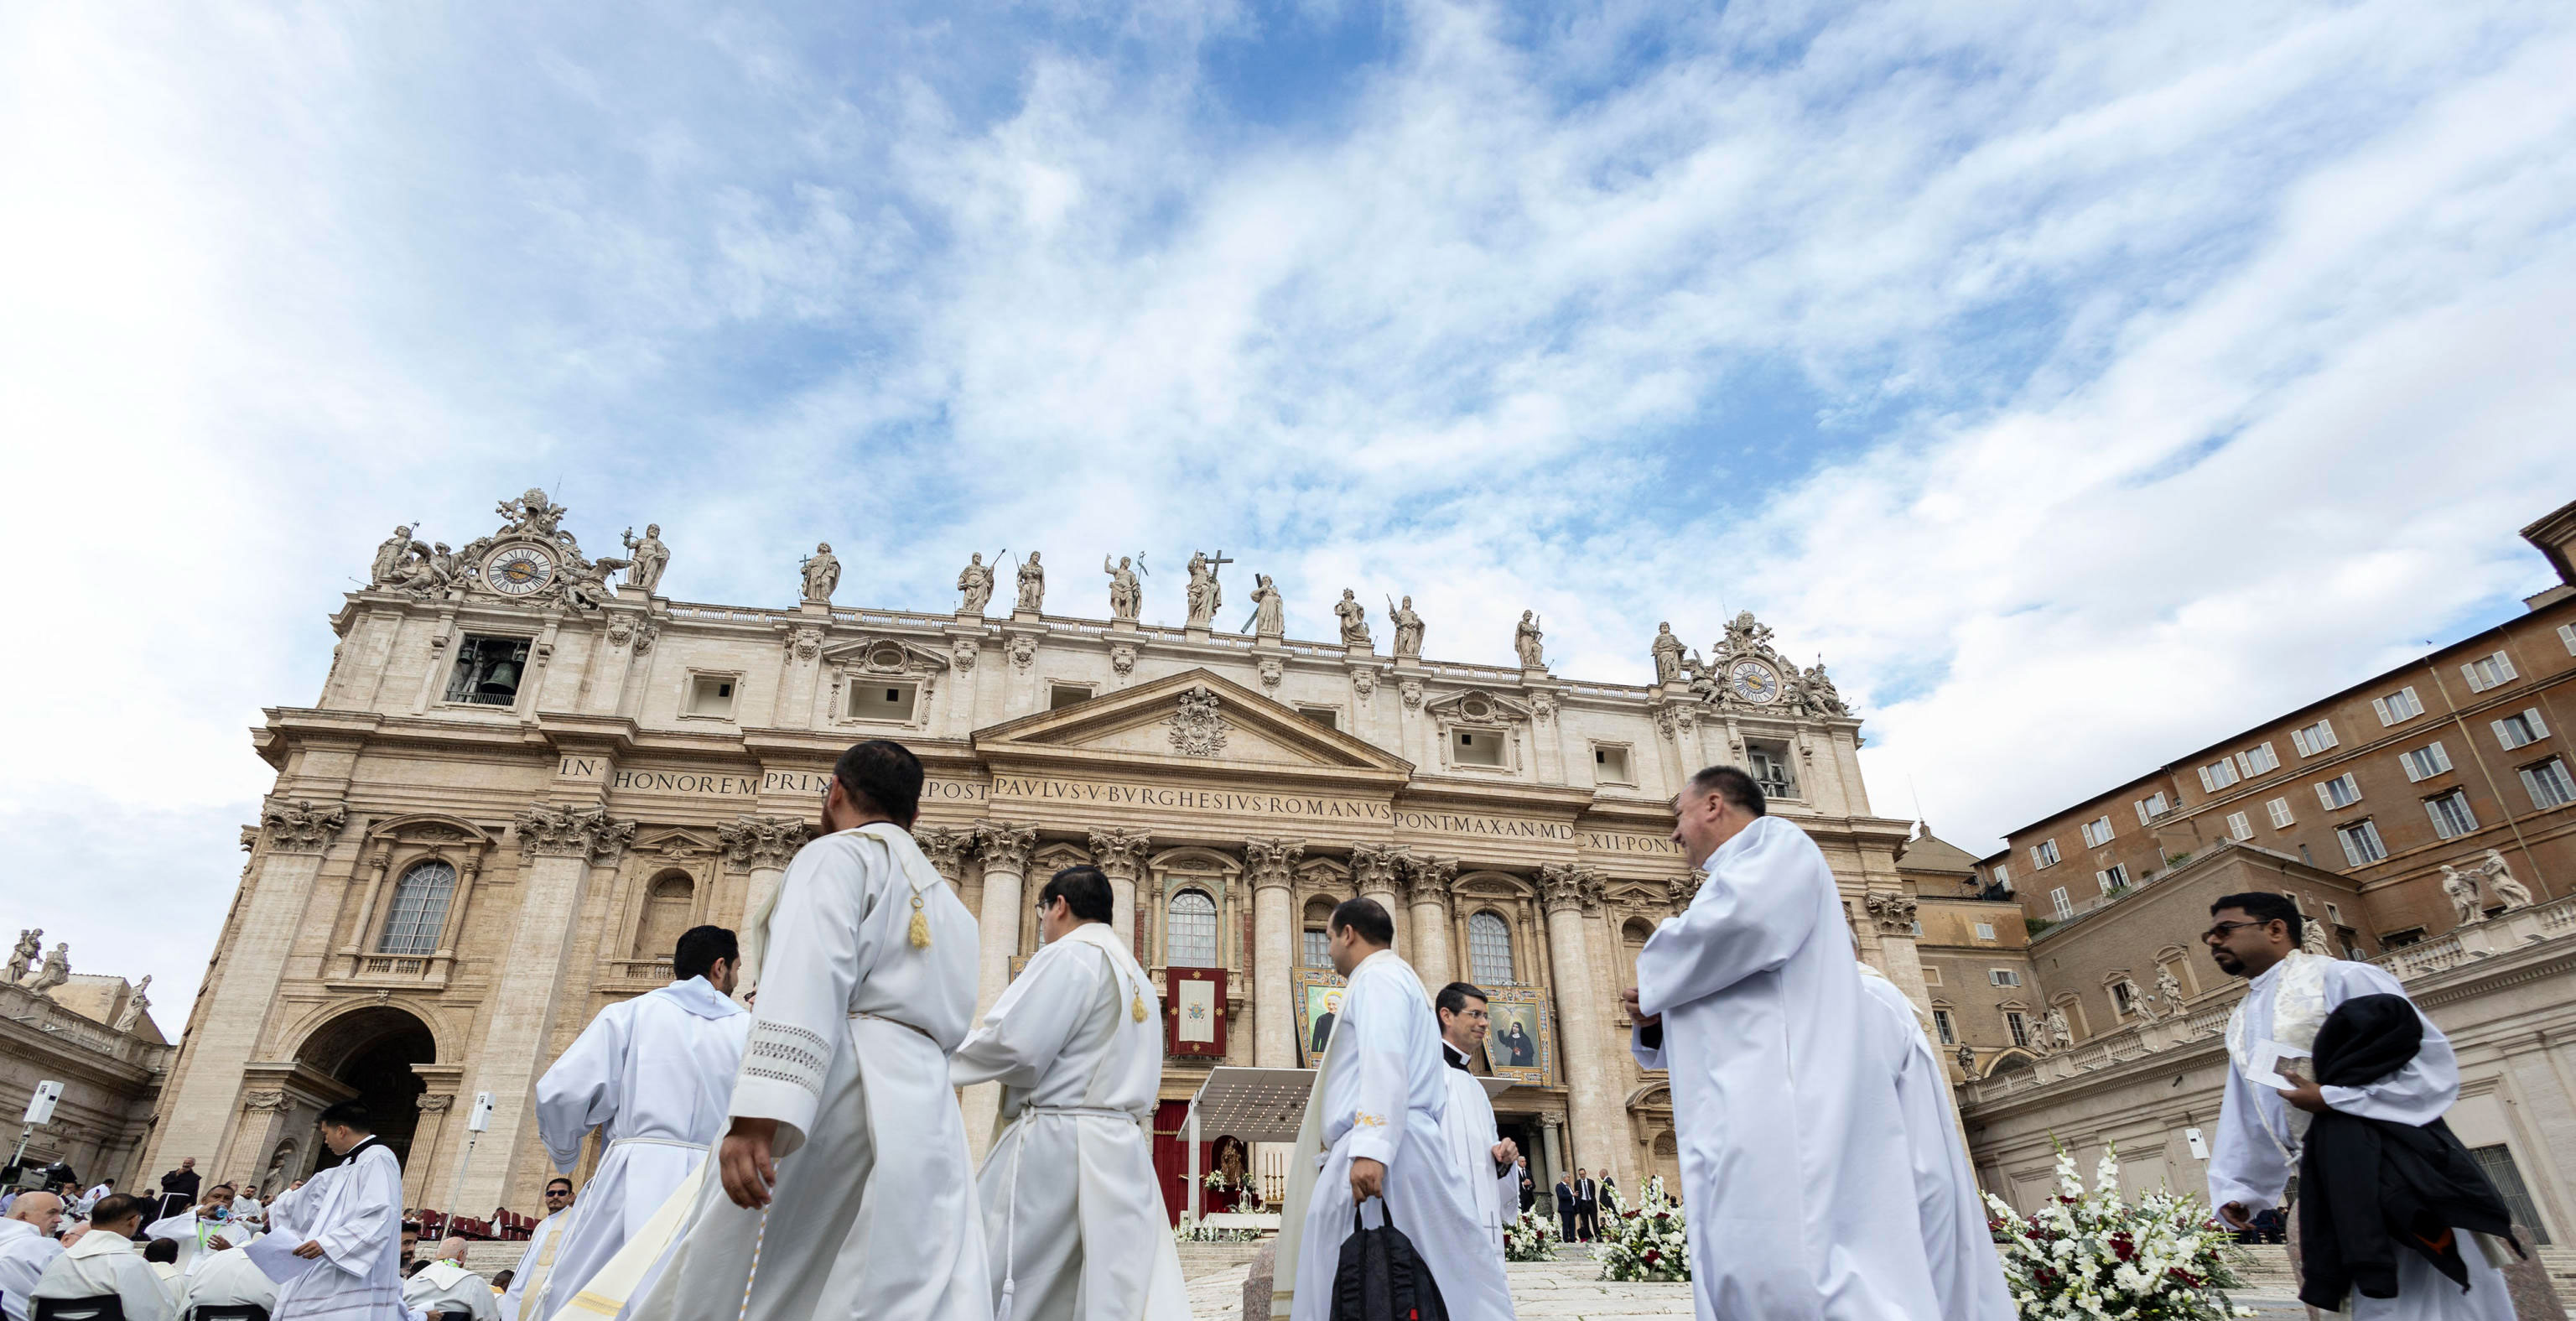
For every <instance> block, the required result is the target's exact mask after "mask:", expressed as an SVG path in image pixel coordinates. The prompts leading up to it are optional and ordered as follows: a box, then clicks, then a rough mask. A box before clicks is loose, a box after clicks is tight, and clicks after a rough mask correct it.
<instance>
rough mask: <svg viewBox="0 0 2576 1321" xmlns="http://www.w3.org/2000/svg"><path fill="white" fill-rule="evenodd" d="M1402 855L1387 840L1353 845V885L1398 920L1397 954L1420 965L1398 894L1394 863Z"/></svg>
mask: <svg viewBox="0 0 2576 1321" xmlns="http://www.w3.org/2000/svg"><path fill="white" fill-rule="evenodd" d="M1402 856H1403V855H1401V854H1399V853H1397V852H1396V851H1395V850H1394V849H1391V848H1389V847H1387V846H1386V845H1384V844H1359V845H1354V846H1353V847H1352V849H1351V888H1352V889H1353V890H1356V891H1358V892H1359V896H1360V897H1361V898H1362V899H1374V900H1376V901H1377V905H1378V907H1380V908H1383V909H1385V910H1386V916H1387V920H1388V921H1389V922H1392V923H1394V924H1395V941H1394V944H1393V946H1392V948H1393V949H1394V950H1395V956H1396V957H1397V958H1399V959H1402V960H1404V961H1405V962H1407V963H1410V964H1413V965H1414V966H1415V967H1416V968H1417V969H1418V968H1420V967H1421V966H1422V965H1421V961H1420V960H1418V959H1415V958H1414V957H1413V954H1412V951H1411V950H1410V949H1409V948H1408V947H1407V946H1406V945H1405V943H1404V929H1405V926H1406V925H1407V924H1406V921H1405V917H1406V914H1405V911H1404V904H1403V902H1402V901H1400V900H1398V899H1397V898H1396V897H1395V864H1396V861H1397V860H1398V859H1399V858H1401V857H1402ZM1427 979H1428V975H1427V974H1426V980H1427ZM1431 986H1432V989H1433V990H1435V991H1436V990H1438V989H1439V988H1440V983H1438V982H1433V983H1432V984H1431Z"/></svg>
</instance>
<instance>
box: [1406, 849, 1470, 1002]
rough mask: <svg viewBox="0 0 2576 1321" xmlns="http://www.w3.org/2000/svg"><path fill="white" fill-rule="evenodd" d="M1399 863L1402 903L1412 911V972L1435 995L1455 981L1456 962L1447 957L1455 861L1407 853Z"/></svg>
mask: <svg viewBox="0 0 2576 1321" xmlns="http://www.w3.org/2000/svg"><path fill="white" fill-rule="evenodd" d="M1402 863H1403V865H1402V866H1401V867H1400V868H1399V873H1400V875H1401V876H1402V878H1403V881H1404V890H1405V903H1406V905H1407V906H1408V907H1410V908H1411V909H1412V910H1413V955H1412V963H1413V970H1414V971H1415V972H1418V973H1421V974H1422V984H1423V985H1424V986H1426V987H1428V988H1430V990H1431V992H1432V993H1433V994H1434V995H1437V994H1439V991H1440V988H1441V987H1443V986H1446V985H1448V984H1449V983H1451V982H1453V981H1456V980H1458V973H1457V960H1456V959H1454V958H1452V957H1451V952H1452V951H1451V948H1450V941H1451V937H1452V931H1451V928H1452V926H1453V925H1454V923H1452V922H1451V921H1450V914H1449V886H1450V884H1451V883H1452V882H1454V881H1456V880H1457V879H1458V860H1457V859H1456V858H1417V857H1413V856H1411V855H1409V854H1408V855H1406V856H1405V857H1404V858H1403V860H1402Z"/></svg>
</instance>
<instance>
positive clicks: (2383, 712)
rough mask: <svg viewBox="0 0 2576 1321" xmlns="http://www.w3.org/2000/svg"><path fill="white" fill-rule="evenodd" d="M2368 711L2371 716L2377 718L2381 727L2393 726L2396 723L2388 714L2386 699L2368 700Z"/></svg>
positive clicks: (2375, 698) (2395, 718)
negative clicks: (2369, 710) (2373, 715)
mask: <svg viewBox="0 0 2576 1321" xmlns="http://www.w3.org/2000/svg"><path fill="white" fill-rule="evenodd" d="M2370 709H2371V712H2372V713H2373V714H2375V715H2377V716H2378V717H2379V723H2381V724H2383V725H2393V724H2396V723H2397V717H2395V716H2392V715H2390V714H2388V699H2387V698H2385V697H2374V698H2372V699H2370Z"/></svg>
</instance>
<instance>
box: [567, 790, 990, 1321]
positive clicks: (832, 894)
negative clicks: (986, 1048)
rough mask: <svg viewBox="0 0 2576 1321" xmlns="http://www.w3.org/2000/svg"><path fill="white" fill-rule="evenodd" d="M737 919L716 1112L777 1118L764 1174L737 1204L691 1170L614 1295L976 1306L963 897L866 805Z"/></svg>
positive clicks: (975, 1319) (646, 1302) (694, 1312)
mask: <svg viewBox="0 0 2576 1321" xmlns="http://www.w3.org/2000/svg"><path fill="white" fill-rule="evenodd" d="M916 923H917V924H918V925H917V927H916ZM916 929H917V930H918V933H919V938H920V940H921V941H922V942H923V943H919V944H916V943H914V934H915V932H916ZM744 934H745V941H744V958H743V965H744V971H743V977H744V982H745V984H746V985H750V986H755V987H757V988H758V990H759V993H760V999H759V1003H758V1005H757V1007H756V1008H755V1010H754V1012H753V1014H752V1024H751V1039H750V1043H749V1045H748V1046H746V1047H745V1049H744V1051H743V1057H742V1068H741V1071H740V1073H739V1074H738V1075H737V1078H736V1081H735V1083H734V1088H733V1102H732V1105H731V1107H730V1113H731V1114H732V1116H734V1117H737V1118H749V1119H769V1120H774V1121H776V1122H777V1124H778V1138H777V1143H776V1146H775V1149H774V1153H775V1155H776V1157H777V1161H778V1183H777V1186H776V1187H774V1188H772V1189H771V1190H770V1194H771V1198H772V1201H771V1203H770V1205H769V1206H768V1207H767V1208H766V1209H765V1210H756V1211H747V1210H743V1209H741V1208H739V1207H736V1206H735V1205H734V1204H733V1202H732V1201H731V1200H730V1199H729V1198H727V1197H726V1196H725V1193H724V1187H723V1184H722V1182H721V1181H720V1180H718V1179H716V1178H714V1177H704V1178H702V1179H701V1180H700V1183H701V1184H702V1185H703V1186H702V1188H701V1190H700V1191H699V1193H698V1195H697V1200H696V1204H695V1206H694V1207H693V1208H692V1209H691V1210H690V1212H689V1213H688V1215H687V1217H686V1218H685V1219H684V1221H683V1222H682V1223H681V1225H680V1227H679V1229H678V1231H677V1234H676V1237H675V1240H674V1246H673V1247H672V1249H671V1251H670V1253H669V1255H668V1256H667V1257H666V1258H665V1259H664V1265H663V1266H662V1268H661V1269H660V1270H659V1272H658V1274H657V1275H655V1276H654V1277H653V1278H652V1279H651V1280H650V1281H649V1283H646V1284H645V1285H643V1286H642V1292H641V1293H640V1294H639V1295H638V1296H637V1298H636V1301H635V1302H634V1304H633V1305H632V1306H631V1307H629V1308H628V1309H627V1314H628V1315H630V1316H632V1317H635V1318H639V1321H716V1319H717V1318H735V1319H736V1321H806V1319H807V1318H809V1317H830V1318H833V1321H881V1319H883V1321H895V1319H898V1318H899V1319H901V1321H985V1318H988V1317H990V1316H991V1315H992V1310H993V1304H992V1294H991V1281H990V1279H989V1278H988V1276H987V1274H986V1271H985V1253H984V1225H983V1218H982V1216H981V1215H980V1214H979V1213H978V1210H977V1207H976V1205H975V1190H974V1178H973V1169H972V1167H971V1166H970V1164H969V1162H968V1160H967V1155H966V1126H965V1121H964V1118H963V1116H961V1115H960V1114H959V1113H958V1110H957V1098H956V1094H955V1093H954V1092H952V1091H950V1090H949V1081H948V1057H949V1055H950V1053H951V1052H953V1051H955V1050H956V1048H957V1045H958V1043H959V1042H961V1041H963V1040H964V1039H965V1037H966V1029H967V1027H968V1026H969V1024H970V1023H971V1022H972V1020H973V1018H974V1013H975V973H976V928H975V917H974V915H973V914H972V913H969V912H967V911H966V906H965V905H964V904H962V903H960V902H958V899H957V895H956V894H955V892H954V891H952V890H950V889H949V888H948V885H947V883H946V882H944V881H942V880H941V879H940V877H939V873H938V871H937V870H935V869H933V868H932V867H931V865H930V860H929V859H927V858H925V857H923V856H922V855H921V848H920V846H918V845H916V844H914V843H913V841H912V836H910V835H908V834H906V833H904V831H903V830H902V829H901V828H899V827H896V826H893V825H889V824H885V823H882V822H881V823H878V824H875V825H869V826H863V827H861V828H859V829H857V830H844V831H840V832H838V833H836V834H831V835H826V836H824V837H823V838H821V839H818V840H815V841H813V842H811V843H809V844H807V845H806V846H805V847H804V848H803V849H802V850H800V851H799V852H798V853H797V855H796V860H795V861H794V862H793V863H791V864H789V866H788V868H787V875H786V877H785V878H784V879H783V880H781V882H780V883H779V886H778V889H777V890H776V891H775V892H773V893H772V894H771V896H770V898H769V900H768V901H767V902H766V903H765V904H764V905H763V906H762V911H761V912H760V913H759V914H757V915H755V917H754V919H753V921H752V922H751V924H750V929H749V930H748V931H746V932H745V933H744ZM586 1296H587V1295H586V1294H585V1295H577V1296H576V1299H575V1306H580V1305H581V1299H582V1298H584V1297H586ZM610 1310H611V1311H612V1312H613V1311H614V1310H615V1308H614V1306H613V1305H612V1306H611V1308H610ZM558 1315H561V1313H560V1312H559V1313H558Z"/></svg>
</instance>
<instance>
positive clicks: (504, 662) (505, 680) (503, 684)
mask: <svg viewBox="0 0 2576 1321" xmlns="http://www.w3.org/2000/svg"><path fill="white" fill-rule="evenodd" d="M482 688H483V692H484V693H485V694H487V695H489V696H493V697H515V696H517V695H518V692H519V658H518V657H516V656H505V657H503V658H502V659H501V662H500V663H499V664H497V665H494V666H493V667H492V672H491V673H490V674H489V675H486V676H485V677H484V679H483V685H482Z"/></svg>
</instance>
